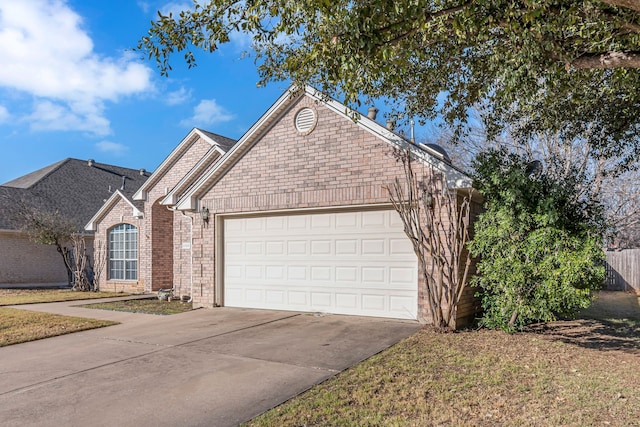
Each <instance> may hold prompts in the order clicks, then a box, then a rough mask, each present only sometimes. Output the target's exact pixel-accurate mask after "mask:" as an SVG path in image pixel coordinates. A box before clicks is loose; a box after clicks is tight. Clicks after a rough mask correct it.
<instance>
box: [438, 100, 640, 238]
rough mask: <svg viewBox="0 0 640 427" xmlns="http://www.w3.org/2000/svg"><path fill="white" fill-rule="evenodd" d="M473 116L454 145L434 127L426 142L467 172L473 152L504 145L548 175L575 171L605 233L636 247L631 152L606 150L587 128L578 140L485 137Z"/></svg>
mask: <svg viewBox="0 0 640 427" xmlns="http://www.w3.org/2000/svg"><path fill="white" fill-rule="evenodd" d="M472 115H473V116H475V119H472V120H471V122H472V123H474V125H473V126H472V127H470V129H469V131H468V135H467V136H466V138H464V139H458V140H457V143H455V144H454V143H451V141H454V140H456V139H455V137H454V135H453V133H452V131H451V130H448V129H446V128H445V129H440V130H436V129H433V132H432V133H431V135H432V136H431V137H430V138H429V140H428V141H426V142H431V143H435V144H438V145H441V146H442V147H444V148H445V149H446V150H447V151H448V153H449V156H450V157H451V159H452V161H453V163H454V164H456V165H457V166H459V167H461V168H463V169H465V170H467V171H470V172H471V171H472V162H473V159H474V158H475V157H476V155H477V154H478V153H480V152H482V151H485V150H487V149H490V148H507V149H508V150H509V151H511V152H514V153H516V154H519V155H526V156H528V157H531V158H532V159H538V160H540V161H542V163H543V164H544V167H545V169H546V171H547V173H548V175H550V176H552V177H555V178H557V180H558V181H565V180H566V179H567V178H569V177H571V176H575V175H580V176H581V179H582V185H581V188H580V191H579V192H578V193H576V197H584V198H592V199H597V200H600V201H601V202H602V204H603V206H604V207H605V214H606V216H607V220H608V223H609V227H610V230H608V234H609V237H610V238H611V239H612V240H613V241H614V242H615V243H616V246H617V247H621V248H632V247H640V163H638V162H635V163H634V161H633V159H634V158H635V157H634V153H633V152H632V151H630V150H629V149H625V148H623V147H621V148H620V150H619V152H617V153H611V152H605V151H603V149H602V148H601V147H600V145H599V144H598V139H599V137H600V135H596V134H595V131H594V130H593V129H591V128H586V129H585V130H584V133H583V135H582V137H581V138H579V139H565V138H562V136H561V135H558V134H556V133H547V134H542V133H538V134H537V136H536V137H535V138H532V139H530V140H527V141H518V140H517V139H516V138H515V137H514V136H513V135H512V134H511V133H510V132H509V131H508V130H507V131H505V132H503V133H502V134H501V135H499V136H498V137H497V138H495V139H492V140H489V139H488V138H487V131H486V129H485V128H484V127H483V125H482V120H481V119H480V118H479V117H480V115H481V113H480V112H478V111H475V112H472Z"/></svg>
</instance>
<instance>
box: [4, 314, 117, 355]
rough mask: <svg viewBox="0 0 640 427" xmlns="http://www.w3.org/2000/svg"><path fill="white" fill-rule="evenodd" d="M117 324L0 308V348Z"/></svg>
mask: <svg viewBox="0 0 640 427" xmlns="http://www.w3.org/2000/svg"><path fill="white" fill-rule="evenodd" d="M117 324H118V322H111V321H107V320H95V319H85V318H81V317H70V316H61V315H59V314H50V313H40V312H35V311H29V310H19V309H15V308H7V307H2V308H0V347H4V346H7V345H11V344H18V343H22V342H27V341H34V340H39V339H42V338H48V337H54V336H57V335H64V334H70V333H72V332H79V331H85V330H87V329H94V328H102V327H104V326H111V325H117Z"/></svg>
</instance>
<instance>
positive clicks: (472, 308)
mask: <svg viewBox="0 0 640 427" xmlns="http://www.w3.org/2000/svg"><path fill="white" fill-rule="evenodd" d="M470 208H471V218H470V222H471V230H470V233H469V239H471V238H472V237H473V224H474V223H475V221H476V220H477V219H478V215H480V214H481V213H482V209H483V208H482V202H481V201H479V200H473V199H472V200H471V205H470ZM466 256H469V253H468V252H467V255H466ZM477 264H478V260H477V259H472V260H471V265H470V266H469V276H468V277H469V280H471V277H473V276H474V275H476V271H477V270H476V266H477ZM477 291H478V289H476V288H473V287H471V286H468V285H467V287H466V289H465V290H464V292H463V294H462V296H461V297H460V302H459V303H458V307H457V312H456V326H457V327H461V326H467V325H469V324H470V323H472V322H473V321H474V320H475V317H476V316H477V315H478V313H479V312H480V310H481V306H480V298H478V297H476V296H475V294H476V292H477Z"/></svg>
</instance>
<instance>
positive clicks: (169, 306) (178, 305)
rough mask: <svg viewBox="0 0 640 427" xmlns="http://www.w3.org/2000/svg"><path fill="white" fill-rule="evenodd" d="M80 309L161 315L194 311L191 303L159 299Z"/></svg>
mask: <svg viewBox="0 0 640 427" xmlns="http://www.w3.org/2000/svg"><path fill="white" fill-rule="evenodd" d="M80 307H84V308H97V309H100V310H114V311H126V312H130V313H145V314H161V315H169V314H178V313H184V312H186V311H191V310H192V305H191V303H190V302H189V303H187V302H181V301H160V300H159V299H157V298H149V299H135V300H125V301H111V302H98V303H94V304H85V305H81V306H80Z"/></svg>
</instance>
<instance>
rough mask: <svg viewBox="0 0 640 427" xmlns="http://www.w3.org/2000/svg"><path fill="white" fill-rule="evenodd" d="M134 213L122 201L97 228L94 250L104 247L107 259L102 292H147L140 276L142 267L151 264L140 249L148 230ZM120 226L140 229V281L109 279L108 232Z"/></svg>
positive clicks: (100, 284)
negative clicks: (144, 264)
mask: <svg viewBox="0 0 640 427" xmlns="http://www.w3.org/2000/svg"><path fill="white" fill-rule="evenodd" d="M132 213H133V212H132V208H131V205H129V204H128V203H127V202H125V201H124V200H122V199H120V200H119V201H118V202H117V203H116V205H115V206H114V207H113V208H111V209H110V210H109V212H107V214H106V215H105V216H104V218H102V219H101V220H100V221H99V222H98V224H97V226H96V232H95V236H94V240H95V241H94V249H95V248H97V247H98V246H99V245H102V248H103V253H104V257H105V258H104V260H103V262H105V263H106V264H105V267H104V270H103V272H102V274H101V276H100V279H99V282H98V287H99V289H100V290H101V291H110V292H130V293H142V292H144V291H145V281H144V278H142V277H141V276H140V267H141V265H142V264H143V263H145V262H149V260H148V259H143V258H141V257H140V247H141V245H142V242H143V241H144V240H145V239H146V235H147V232H146V231H147V230H146V229H145V224H144V221H143V220H142V219H139V218H135V217H133V215H132ZM118 224H131V225H134V226H136V227H138V280H111V279H110V278H109V265H108V261H107V258H106V257H108V247H109V239H108V232H109V230H110V229H111V228H113V227H114V226H115V225H118ZM96 262H97V260H96Z"/></svg>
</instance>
